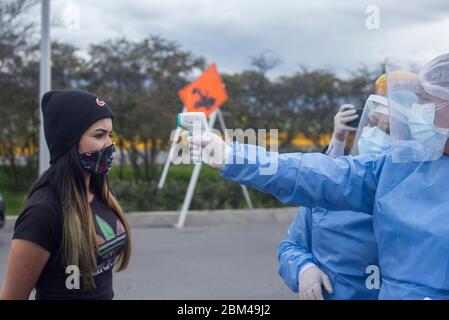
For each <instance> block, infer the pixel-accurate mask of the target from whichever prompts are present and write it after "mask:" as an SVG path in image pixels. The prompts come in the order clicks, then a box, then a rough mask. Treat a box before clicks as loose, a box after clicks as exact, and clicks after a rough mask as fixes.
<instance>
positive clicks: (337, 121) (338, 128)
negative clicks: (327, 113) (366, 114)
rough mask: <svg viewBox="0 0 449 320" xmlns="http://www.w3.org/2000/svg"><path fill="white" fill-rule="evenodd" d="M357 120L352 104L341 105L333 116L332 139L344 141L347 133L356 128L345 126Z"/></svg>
mask: <svg viewBox="0 0 449 320" xmlns="http://www.w3.org/2000/svg"><path fill="white" fill-rule="evenodd" d="M357 118H358V115H357V114H356V111H355V108H354V106H353V105H352V104H343V105H342V106H341V107H340V109H339V110H338V112H337V114H336V115H335V116H334V134H333V137H334V138H336V139H337V140H339V141H345V140H346V136H347V135H348V133H349V131H355V130H356V128H353V127H350V126H348V125H347V123H348V122H351V121H353V120H355V119H357Z"/></svg>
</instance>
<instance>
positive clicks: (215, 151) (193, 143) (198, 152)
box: [188, 131, 232, 170]
mask: <svg viewBox="0 0 449 320" xmlns="http://www.w3.org/2000/svg"><path fill="white" fill-rule="evenodd" d="M188 140H189V147H190V155H191V158H192V161H193V163H197V162H199V161H203V162H204V163H206V164H207V165H209V166H210V167H212V168H215V169H219V170H221V169H223V167H224V165H225V160H226V159H227V157H228V155H229V154H230V153H231V152H232V149H231V146H230V145H228V144H227V143H226V142H224V141H223V139H222V138H221V137H219V136H218V135H216V134H215V133H212V132H210V131H206V132H204V133H203V134H202V135H201V136H193V137H192V136H189V137H188Z"/></svg>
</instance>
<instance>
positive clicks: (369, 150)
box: [350, 94, 391, 156]
mask: <svg viewBox="0 0 449 320" xmlns="http://www.w3.org/2000/svg"><path fill="white" fill-rule="evenodd" d="M389 133H390V116H389V108H388V99H387V98H385V97H383V96H379V95H374V94H372V95H370V96H369V97H368V99H367V100H366V102H365V106H364V108H363V113H362V116H361V117H360V123H359V126H358V128H357V131H356V133H355V136H354V141H353V144H352V148H351V152H350V154H351V155H354V156H355V155H359V154H378V153H383V152H386V151H388V150H389V149H390V147H391V138H390V135H389Z"/></svg>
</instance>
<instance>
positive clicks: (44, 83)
mask: <svg viewBox="0 0 449 320" xmlns="http://www.w3.org/2000/svg"><path fill="white" fill-rule="evenodd" d="M50 46H51V43H50V0H42V1H41V61H40V69H39V104H40V101H41V100H42V96H43V95H44V93H45V92H47V91H50V89H51V47H50ZM39 119H40V121H39V175H41V174H42V173H43V172H44V171H45V170H47V169H48V167H49V166H50V164H49V162H50V153H49V151H48V147H47V143H46V142H45V135H44V121H43V116H42V108H41V106H39Z"/></svg>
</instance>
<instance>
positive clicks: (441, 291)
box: [189, 54, 449, 299]
mask: <svg viewBox="0 0 449 320" xmlns="http://www.w3.org/2000/svg"><path fill="white" fill-rule="evenodd" d="M403 74H407V73H405V72H400V71H391V72H389V73H388V76H387V82H388V85H387V88H388V105H389V112H390V136H391V139H392V141H391V149H390V151H389V152H387V153H382V154H379V155H372V154H367V155H359V156H355V157H352V156H345V157H339V158H336V159H333V158H331V157H329V156H326V155H322V154H317V153H307V154H302V153H291V154H288V153H287V154H278V153H277V152H269V151H267V150H265V149H264V148H261V147H258V146H254V145H245V144H239V143H232V144H231V145H229V144H227V143H225V142H224V141H223V140H222V139H221V137H219V136H217V135H215V134H213V133H211V132H204V133H203V134H202V135H200V136H198V135H194V136H193V137H192V138H190V139H189V141H190V148H191V156H192V160H193V161H199V160H203V161H205V162H206V163H207V164H208V165H210V166H212V167H215V168H218V169H220V170H221V175H222V176H223V177H224V178H226V179H229V180H231V181H235V182H237V183H241V184H244V185H247V186H249V187H252V188H255V189H257V190H260V191H263V192H266V193H270V194H273V195H274V196H276V197H277V198H278V199H279V200H280V201H282V202H284V203H286V204H292V205H302V206H305V207H310V208H315V207H321V208H324V209H326V210H333V211H341V214H345V213H346V212H347V210H351V211H357V212H364V213H367V214H372V215H373V226H374V233H375V237H376V240H377V245H378V256H379V266H380V270H381V273H382V285H381V289H380V293H379V299H449V272H448V271H449V214H448V212H449V187H448V183H449V157H448V155H449V144H448V136H449V54H444V55H442V56H439V57H437V58H436V59H434V60H432V61H431V62H429V63H428V64H426V65H425V66H423V67H422V68H421V69H420V70H419V73H418V77H417V78H416V79H415V80H413V79H409V78H408V77H407V76H404V78H402V77H403ZM202 154H204V155H206V156H202Z"/></svg>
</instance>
